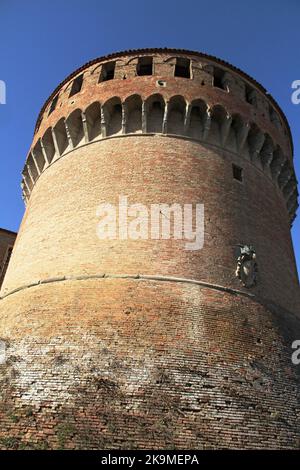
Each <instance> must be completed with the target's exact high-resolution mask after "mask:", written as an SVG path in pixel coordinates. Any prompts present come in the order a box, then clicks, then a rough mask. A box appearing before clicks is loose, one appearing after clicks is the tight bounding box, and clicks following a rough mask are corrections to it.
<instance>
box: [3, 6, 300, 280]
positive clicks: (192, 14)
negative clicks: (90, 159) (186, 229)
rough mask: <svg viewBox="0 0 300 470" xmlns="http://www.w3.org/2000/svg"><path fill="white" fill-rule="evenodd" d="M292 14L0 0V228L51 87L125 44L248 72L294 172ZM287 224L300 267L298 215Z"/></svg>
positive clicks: (296, 64)
mask: <svg viewBox="0 0 300 470" xmlns="http://www.w3.org/2000/svg"><path fill="white" fill-rule="evenodd" d="M299 20H300V2H299V1H298V0H281V1H279V0H265V1H263V0H252V1H248V2H243V1H238V0H226V1H224V0H223V1H220V0H214V1H211V2H208V1H207V0H206V1H201V0H200V1H199V0H198V1H196V0H193V1H192V0H185V1H182V2H176V1H175V0H173V1H171V0H159V1H158V0H152V1H148V2H145V1H142V0H138V1H137V0H126V1H119V0H118V1H114V0H111V1H110V2H109V1H101V0H98V1H96V0H85V1H82V0H51V1H46V0H27V1H24V0H0V80H4V81H5V82H6V86H7V104H6V105H0V138H1V140H0V152H1V153H0V166H1V168H0V171H1V173H0V174H1V185H0V227H4V228H8V229H11V230H17V229H18V226H19V223H20V221H21V219H22V216H23V212H24V206H23V201H22V199H21V191H20V180H21V177H20V174H21V171H22V168H23V164H24V160H25V157H26V154H27V152H28V150H29V146H30V143H31V139H32V135H33V129H34V124H35V121H36V118H37V116H38V113H39V111H40V108H41V106H42V105H43V103H44V101H45V100H46V99H47V97H48V96H49V94H50V93H51V92H52V91H53V89H54V88H55V87H56V86H57V84H58V83H59V82H60V81H62V80H63V79H64V78H65V77H66V75H68V74H69V73H70V72H72V71H73V70H74V69H75V68H77V67H79V66H80V65H82V64H83V63H84V62H86V61H88V60H90V59H93V58H95V57H98V56H101V55H105V54H108V53H110V52H115V51H120V50H124V49H130V48H131V49H136V48H142V47H176V48H185V49H193V50H199V51H203V52H206V53H209V54H213V55H216V56H218V57H220V58H222V59H224V60H227V61H228V62H231V63H232V64H234V65H236V66H237V67H240V68H241V69H242V70H244V71H245V72H247V73H249V74H250V75H251V76H253V77H254V78H255V79H256V80H257V81H259V82H260V83H261V84H262V85H263V86H264V87H265V88H266V89H267V90H268V91H269V92H270V93H271V94H272V95H273V96H274V98H275V99H276V100H277V101H278V103H279V105H280V106H281V107H282V109H283V111H284V112H285V114H286V115H287V118H288V120H289V122H290V125H291V130H292V134H293V137H294V145H295V162H296V171H297V175H298V180H300V143H299V138H298V135H299V130H300V105H293V104H292V102H291V92H292V90H291V83H292V82H293V81H294V80H300V54H299V43H300V26H299ZM258 204H259V199H258ZM292 233H293V239H294V245H295V249H296V256H297V261H298V270H299V271H300V240H299V238H300V237H299V234H300V215H299V217H298V219H297V221H296V222H295V224H294V227H293V232H292Z"/></svg>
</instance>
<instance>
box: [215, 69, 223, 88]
mask: <svg viewBox="0 0 300 470" xmlns="http://www.w3.org/2000/svg"><path fill="white" fill-rule="evenodd" d="M224 75H225V72H224V71H223V70H222V69H219V68H217V67H215V68H214V87H217V88H221V89H222V90H226V86H225V82H224Z"/></svg>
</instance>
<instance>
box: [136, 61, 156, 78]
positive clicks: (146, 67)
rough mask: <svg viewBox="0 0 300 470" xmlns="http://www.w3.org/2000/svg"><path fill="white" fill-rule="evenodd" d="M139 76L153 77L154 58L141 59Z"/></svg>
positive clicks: (137, 69)
mask: <svg viewBox="0 0 300 470" xmlns="http://www.w3.org/2000/svg"><path fill="white" fill-rule="evenodd" d="M136 73H137V75H140V76H141V75H152V73H153V58H152V57H140V58H139V60H138V64H137V68H136Z"/></svg>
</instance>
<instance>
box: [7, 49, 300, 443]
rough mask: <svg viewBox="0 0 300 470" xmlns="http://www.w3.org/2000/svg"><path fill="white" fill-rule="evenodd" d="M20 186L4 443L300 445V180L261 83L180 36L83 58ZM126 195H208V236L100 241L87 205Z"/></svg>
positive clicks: (46, 120)
mask: <svg viewBox="0 0 300 470" xmlns="http://www.w3.org/2000/svg"><path fill="white" fill-rule="evenodd" d="M22 188H23V197H24V201H25V204H26V212H25V216H24V219H23V221H22V224H21V227H20V231H19V233H18V236H17V239H16V243H15V245H14V249H13V252H12V256H11V260H10V263H9V266H8V269H7V272H6V276H5V279H4V282H3V284H2V289H1V299H0V339H1V343H2V349H3V350H4V353H3V358H2V363H1V364H0V380H1V401H0V423H1V426H0V447H1V448H16V449H21V448H33V449H37V448H50V449H57V448H71V449H138V448H141V449H145V448H147V449H160V448H161V449H174V448H175V449H184V448H185V449H188V448H190V449H192V448H197V449H207V448H208V449H211V448H224V447H225V448H226V447H227V448H228V447H229V448H299V447H300V411H299V397H298V394H299V376H300V366H295V365H294V364H293V363H292V360H291V356H292V352H293V351H292V348H291V345H292V343H293V341H294V340H297V339H300V318H299V314H300V290H299V281H298V275H297V271H296V264H295V258H294V252H293V247H292V242H291V235H290V228H291V225H292V223H293V220H294V218H295V214H296V210H297V207H298V202H297V197H298V190H297V180H296V176H295V172H294V167H293V144H292V139H291V134H290V129H289V126H288V123H287V121H286V118H285V116H284V114H283V113H282V111H281V109H280V108H279V106H278V105H277V103H276V102H275V101H274V99H273V98H272V97H271V96H270V95H269V94H268V93H267V92H266V90H265V89H264V88H263V87H262V86H261V85H259V84H258V83H257V82H256V81H255V80H253V79H252V78H251V77H249V76H248V75H246V74H245V73H243V72H242V71H241V70H239V69H237V68H235V67H233V66H232V65H230V64H228V63H226V62H224V61H222V60H220V59H217V58H215V57H211V56H208V55H206V54H202V53H198V52H190V51H185V50H176V49H142V50H133V51H125V52H121V53H116V54H111V55H109V56H106V57H101V58H99V59H96V60H93V61H91V62H89V63H87V64H85V65H84V66H82V67H81V68H80V69H78V70H76V71H75V72H74V73H72V74H71V75H70V76H68V77H67V78H66V79H65V80H64V81H63V83H61V84H60V85H59V86H58V87H57V88H56V90H55V91H54V92H53V93H52V95H51V96H50V98H49V99H48V100H47V102H46V103H45V105H44V107H43V108H42V110H41V112H40V115H39V117H38V121H37V124H36V128H35V134H34V138H33V142H32V146H31V148H30V151H29V153H28V155H27V159H26V163H25V166H24V171H23V179H22ZM120 196H122V197H125V196H126V197H127V199H128V204H143V205H144V206H145V207H149V206H151V204H162V203H164V204H168V205H170V206H171V205H173V204H179V205H180V206H181V207H183V206H184V205H185V204H193V205H194V206H195V205H196V204H199V203H200V204H203V207H204V244H203V247H202V248H201V249H197V250H187V249H185V240H183V239H180V238H176V237H169V238H162V237H160V238H153V237H152V238H151V237H148V238H137V239H132V238H130V237H127V238H126V237H123V238H122V237H119V236H116V237H115V238H107V239H105V238H104V239H101V238H100V237H99V236H98V233H97V227H98V225H99V220H100V219H99V212H98V210H97V208H98V207H99V205H100V204H103V203H108V204H111V205H115V206H117V205H118V203H119V197H120ZM171 219H172V217H171ZM171 219H170V223H171V222H172V220H173V219H172V220H171Z"/></svg>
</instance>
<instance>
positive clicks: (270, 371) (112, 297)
mask: <svg viewBox="0 0 300 470" xmlns="http://www.w3.org/2000/svg"><path fill="white" fill-rule="evenodd" d="M0 339H1V340H2V341H4V343H5V345H6V361H5V363H4V364H2V365H0V381H1V402H0V422H1V427H0V448H1V449H27V448H30V449H41V448H47V449H62V448H66V449H145V448H147V449H189V448H190V449H191V448H195V449H217V448H244V449H246V448H300V418H299V416H298V414H297V413H299V397H298V391H299V376H300V371H299V369H300V366H294V365H293V364H292V361H291V355H292V352H293V351H292V349H291V344H292V342H293V341H294V340H295V339H300V321H299V320H298V319H297V318H295V317H293V316H292V315H288V314H287V313H286V312H283V311H280V309H279V310H278V311H277V312H276V311H275V310H274V311H272V309H269V308H267V307H264V306H263V305H261V304H259V303H258V302H256V301H254V300H251V299H250V298H247V297H242V296H239V295H233V294H232V293H226V292H220V291H217V290H214V289H210V288H206V287H202V286H199V285H193V284H184V283H176V282H160V281H150V280H148V281H146V280H140V279H101V280H99V279H90V280H77V281H66V282H57V283H55V282H53V283H51V284H44V285H38V286H35V287H31V288H29V289H25V290H22V291H20V292H16V293H15V294H13V295H11V296H9V297H7V298H5V299H3V300H1V301H0Z"/></svg>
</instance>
